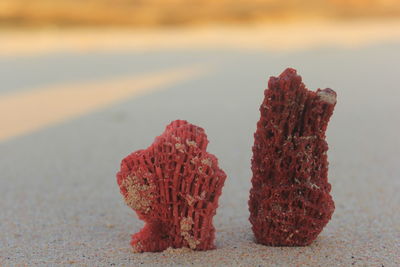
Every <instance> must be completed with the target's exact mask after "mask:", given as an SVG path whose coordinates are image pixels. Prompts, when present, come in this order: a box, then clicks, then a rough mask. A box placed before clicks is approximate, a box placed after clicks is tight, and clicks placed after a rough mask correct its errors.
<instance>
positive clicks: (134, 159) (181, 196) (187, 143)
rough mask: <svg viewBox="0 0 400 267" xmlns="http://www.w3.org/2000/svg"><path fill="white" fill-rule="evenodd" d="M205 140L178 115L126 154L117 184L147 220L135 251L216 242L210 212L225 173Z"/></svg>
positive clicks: (208, 245)
mask: <svg viewBox="0 0 400 267" xmlns="http://www.w3.org/2000/svg"><path fill="white" fill-rule="evenodd" d="M207 144H208V140H207V136H206V134H205V132H204V130H203V129H202V128H200V127H197V126H195V125H192V124H189V123H188V122H186V121H182V120H176V121H173V122H172V123H171V124H169V125H168V126H167V127H166V130H165V132H164V133H163V134H162V135H160V136H158V137H157V138H156V139H155V140H154V143H153V144H152V145H151V146H150V147H148V148H147V149H146V150H138V151H136V152H133V153H132V154H131V155H129V156H127V157H126V158H125V159H123V160H122V162H121V170H120V171H119V172H118V174H117V182H118V185H119V186H120V189H121V193H122V195H123V196H124V199H125V202H126V204H127V205H128V206H130V207H131V208H132V209H133V210H135V211H136V213H137V215H138V216H139V218H140V219H141V220H143V221H144V222H145V226H144V228H143V229H142V230H141V231H140V232H138V233H136V234H134V235H132V241H131V245H132V247H133V248H134V250H135V251H137V252H146V251H153V252H155V251H163V250H165V249H167V248H169V247H172V248H181V247H189V248H191V249H193V250H209V249H213V248H214V247H215V246H214V237H215V229H214V227H213V224H212V218H213V216H214V215H215V213H216V209H217V207H218V198H219V196H220V195H221V191H222V187H223V185H224V181H225V178H226V175H225V173H224V171H223V170H221V169H220V168H219V167H218V160H217V158H216V157H215V156H214V155H212V154H209V153H208V152H207V151H206V149H207Z"/></svg>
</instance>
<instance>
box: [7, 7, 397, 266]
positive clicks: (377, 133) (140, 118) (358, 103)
mask: <svg viewBox="0 0 400 267" xmlns="http://www.w3.org/2000/svg"><path fill="white" fill-rule="evenodd" d="M399 62H400V1H399V0H286V1H278V0H215V1H213V0H0V173H1V175H0V210H1V211H2V212H1V215H0V265H4V266H13V265H29V266H32V265H35V264H36V265H39V266H41V265H57V264H64V265H69V264H73V263H75V264H78V265H89V266H110V265H112V263H114V264H116V265H124V264H125V265H131V266H137V265H139V264H141V263H147V264H150V265H152V266H156V265H157V264H156V263H157V260H160V258H159V257H157V255H134V254H131V252H130V250H129V238H130V237H129V233H134V232H136V231H138V230H139V229H140V227H141V226H142V225H143V224H142V222H141V221H140V220H138V219H137V218H136V216H135V215H134V213H133V212H132V211H131V210H130V209H129V208H128V207H126V206H125V205H124V203H123V202H122V197H121V196H120V193H119V189H118V187H117V184H116V181H115V173H116V172H117V171H118V168H119V163H120V161H121V159H122V158H123V157H125V156H126V155H128V154H129V153H131V152H132V151H135V150H137V149H141V148H145V147H147V146H148V145H150V144H151V143H152V141H153V139H154V137H155V136H157V135H159V134H161V133H162V131H163V130H164V127H165V126H166V125H167V124H168V123H170V122H171V121H172V120H175V119H186V120H188V121H189V122H191V123H193V124H197V125H199V126H201V127H204V128H205V130H206V132H207V134H208V137H209V140H210V144H209V150H210V152H212V153H214V154H215V155H216V156H217V157H218V158H219V162H220V165H221V167H222V168H223V169H224V170H225V172H226V173H227V174H228V179H227V181H226V185H225V187H224V189H223V190H224V193H223V195H222V196H221V203H220V208H219V209H218V211H217V215H216V217H215V225H216V228H217V229H218V234H217V247H218V250H216V251H210V252H207V253H206V255H207V256H206V257H203V256H204V255H205V254H196V253H193V254H191V256H190V257H189V258H187V257H186V256H185V255H186V254H184V255H183V256H182V255H181V256H179V255H175V256H174V257H168V256H167V257H166V258H163V259H161V261H160V262H158V264H159V266H167V265H165V264H170V265H171V266H176V265H185V266H186V265H189V264H190V263H193V262H196V260H199V261H197V263H199V265H202V266H204V265H210V266H215V262H214V263H213V262H212V260H213V259H220V258H221V257H220V256H221V255H225V256H226V255H227V257H226V258H225V261H224V259H220V263H221V262H222V263H224V264H225V266H235V265H240V264H242V265H245V266H265V265H276V264H281V265H287V266H303V265H312V266H337V265H340V266H350V265H354V264H355V263H357V264H359V265H361V266H400V262H399V258H398V256H397V255H399V254H400V247H399V244H400V242H399V239H400V236H399V233H400V228H399V223H398V222H399V221H400V218H399V216H400V212H399V210H398V209H399V207H400V194H398V192H399V191H400V179H399V173H400V167H399V166H400V165H399V164H398V163H399V162H400V154H399V153H398V151H399V150H400V140H399V138H398V133H399V132H400V118H399V116H398V114H400V105H399V104H398V103H399V101H400V90H399V82H398V81H399V77H400V63H399ZM287 67H293V68H296V69H297V70H298V73H299V74H300V75H301V76H302V77H303V81H304V82H305V84H306V85H307V86H308V87H309V88H310V89H311V90H316V89H317V88H325V87H330V88H333V89H334V90H335V91H336V92H337V94H338V103H337V106H336V110H335V112H334V115H333V117H332V120H331V122H330V125H329V127H328V132H327V136H328V143H329V146H330V149H329V161H330V165H329V166H330V173H329V175H330V177H329V180H330V182H331V183H332V194H333V197H334V199H335V202H336V211H335V214H334V216H333V218H332V221H331V222H330V223H329V224H328V226H327V227H326V228H325V230H324V232H323V233H322V234H321V237H320V238H319V239H318V240H317V242H316V243H315V244H314V245H313V246H311V247H304V248H278V249H277V250H273V249H272V248H268V253H265V249H266V248H265V247H261V246H256V245H255V244H254V243H253V242H252V234H251V230H250V226H249V222H248V219H247V218H248V209H247V200H248V192H249V189H250V177H251V172H250V159H251V146H252V144H253V133H254V131H255V128H256V122H257V120H258V119H259V111H258V109H259V105H260V103H261V101H262V98H263V90H264V89H265V88H266V87H267V81H268V78H269V77H270V76H276V75H279V74H280V73H281V72H282V71H283V70H284V69H285V68H287ZM233 196H234V197H233ZM233 247H235V248H236V247H237V248H238V250H240V251H241V252H246V251H247V252H248V253H247V254H246V253H239V252H238V250H235V249H233ZM291 249H293V250H295V251H297V252H295V253H294V254H293V252H292V251H291ZM221 251H222V252H223V253H225V254H219V253H221ZM255 251H256V252H257V253H255ZM198 255H201V257H200V256H199V257H198ZM262 255H266V256H262ZM196 257H197V258H198V259H196ZM184 260H187V261H189V263H188V264H182V262H184ZM245 261H247V264H246V263H243V262H245ZM201 263H202V264H201ZM222 263H221V264H222Z"/></svg>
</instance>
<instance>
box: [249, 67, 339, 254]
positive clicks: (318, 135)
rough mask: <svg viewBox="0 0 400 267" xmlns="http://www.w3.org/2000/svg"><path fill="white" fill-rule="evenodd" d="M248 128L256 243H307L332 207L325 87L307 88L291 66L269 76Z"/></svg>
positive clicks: (331, 102) (330, 99)
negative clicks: (257, 116)
mask: <svg viewBox="0 0 400 267" xmlns="http://www.w3.org/2000/svg"><path fill="white" fill-rule="evenodd" d="M264 95H265V98H264V101H263V103H262V104H261V107H260V112H261V118H260V120H259V121H258V123H257V130H256V132H255V134H254V146H253V158H252V162H251V163H252V172H253V177H252V180H251V181H252V188H251V190H250V200H249V209H250V222H251V224H252V229H253V232H254V235H255V238H256V241H257V242H258V243H261V244H264V245H271V246H304V245H309V244H310V243H311V242H312V241H313V240H314V239H315V238H316V237H317V236H318V234H319V233H320V232H321V231H322V229H323V228H324V226H325V225H326V224H327V223H328V221H329V220H330V218H331V216H332V213H333V211H334V209H335V206H334V202H333V200H332V197H331V196H330V194H329V192H330V190H331V185H330V184H329V183H328V179H327V175H328V161H327V154H326V153H327V150H328V145H327V143H326V141H325V131H326V128H327V125H328V121H329V118H330V117H331V115H332V113H333V109H334V107H335V104H336V93H335V92H334V91H333V90H331V89H324V90H320V89H318V90H317V91H316V92H312V91H309V90H308V89H307V88H305V86H304V84H303V83H302V81H301V77H300V76H299V75H297V73H296V70H294V69H290V68H288V69H286V70H285V71H284V72H283V73H282V74H281V75H280V76H279V77H271V78H270V80H269V83H268V89H266V90H265V92H264Z"/></svg>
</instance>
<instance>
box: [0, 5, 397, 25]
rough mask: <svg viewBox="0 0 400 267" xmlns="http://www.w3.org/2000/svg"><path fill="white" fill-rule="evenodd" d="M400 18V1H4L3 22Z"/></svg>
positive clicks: (162, 22)
mask: <svg viewBox="0 0 400 267" xmlns="http://www.w3.org/2000/svg"><path fill="white" fill-rule="evenodd" d="M365 17H379V18H382V17H400V1H398V0H306V1H305V0H286V1H280V0H218V1H214V0H2V1H1V2H0V23H1V24H2V25H64V26H65V25H133V26H159V25H187V24H202V23H219V22H225V23H226V22H251V21H271V20H272V21H276V20H280V21H282V20H292V19H297V18H324V19H349V18H365Z"/></svg>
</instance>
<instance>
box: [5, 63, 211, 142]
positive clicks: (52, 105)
mask: <svg viewBox="0 0 400 267" xmlns="http://www.w3.org/2000/svg"><path fill="white" fill-rule="evenodd" d="M204 71H205V68H202V67H201V66H189V67H184V68H176V69H171V70H166V71H161V72H156V73H151V74H148V73H147V74H143V75H141V76H136V77H125V78H119V79H113V80H106V81H96V82H85V83H76V84H68V85H61V86H56V87H47V88H41V89H35V90H30V91H24V92H17V93H12V94H5V95H0V141H4V140H6V139H9V138H12V137H15V136H19V135H23V134H28V133H31V132H33V131H36V130H39V129H41V128H44V127H46V126H49V125H52V124H55V123H60V122H62V121H65V120H67V119H71V118H74V117H78V116H80V115H83V114H86V113H89V112H92V111H95V110H98V109H101V108H104V107H106V106H109V105H112V104H114V103H116V102H118V101H121V100H124V99H126V98H128V97H133V96H137V95H140V94H143V93H147V92H151V91H153V90H156V89H164V88H166V87H167V86H170V85H172V84H175V83H177V82H180V81H183V80H188V79H191V78H194V77H196V76H198V75H200V74H202V73H203V72H204Z"/></svg>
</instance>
